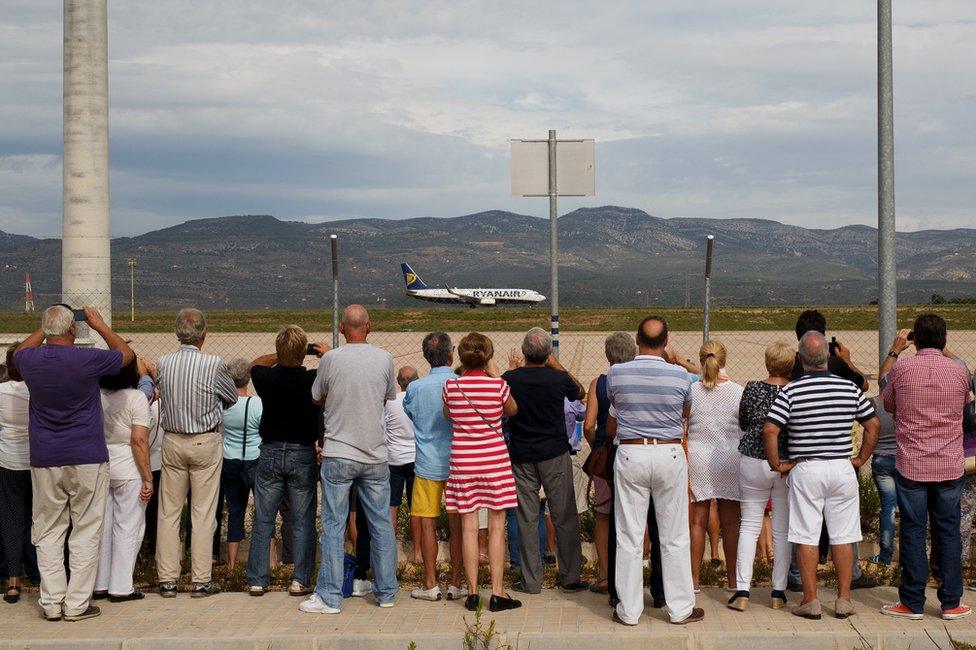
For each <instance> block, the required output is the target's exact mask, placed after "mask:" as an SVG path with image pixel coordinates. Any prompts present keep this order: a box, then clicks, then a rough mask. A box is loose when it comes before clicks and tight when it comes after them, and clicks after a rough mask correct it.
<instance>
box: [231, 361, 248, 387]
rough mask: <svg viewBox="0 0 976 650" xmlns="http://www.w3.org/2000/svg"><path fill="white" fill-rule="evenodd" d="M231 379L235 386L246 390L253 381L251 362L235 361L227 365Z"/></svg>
mask: <svg viewBox="0 0 976 650" xmlns="http://www.w3.org/2000/svg"><path fill="white" fill-rule="evenodd" d="M227 370H228V371H229V372H230V378H231V379H233V380H234V385H235V386H237V387H238V388H244V387H245V386H247V385H248V383H250V381H251V362H250V361H248V360H247V359H240V358H238V359H234V360H232V361H231V362H230V363H228V364H227Z"/></svg>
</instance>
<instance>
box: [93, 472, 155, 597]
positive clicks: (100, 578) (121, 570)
mask: <svg viewBox="0 0 976 650" xmlns="http://www.w3.org/2000/svg"><path fill="white" fill-rule="evenodd" d="M141 490H142V481H141V480H139V479H130V480H125V481H109V484H108V499H106V500H105V520H104V521H105V523H104V524H103V525H102V547H101V549H100V551H99V554H98V574H97V575H96V577H95V591H108V593H109V594H111V595H112V596H128V595H129V594H131V593H132V592H133V591H134V588H133V586H132V572H133V570H134V569H135V567H136V556H137V555H139V547H140V546H142V536H143V534H145V532H146V504H145V503H143V502H142V501H140V500H139V492H140V491H141Z"/></svg>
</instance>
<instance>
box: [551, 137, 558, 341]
mask: <svg viewBox="0 0 976 650" xmlns="http://www.w3.org/2000/svg"><path fill="white" fill-rule="evenodd" d="M556 193H557V190H556V131H555V129H549V286H550V288H549V304H550V305H551V306H552V318H551V324H550V327H551V328H552V329H551V331H552V353H553V354H554V355H555V357H556V358H557V359H558V358H559V248H558V243H557V238H558V228H557V226H556V219H557V214H556Z"/></svg>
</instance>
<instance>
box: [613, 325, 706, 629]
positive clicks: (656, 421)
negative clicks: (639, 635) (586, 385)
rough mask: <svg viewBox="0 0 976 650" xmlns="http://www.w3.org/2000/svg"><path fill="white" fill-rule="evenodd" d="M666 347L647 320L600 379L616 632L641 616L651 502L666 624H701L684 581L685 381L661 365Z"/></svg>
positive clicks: (680, 372) (661, 330)
mask: <svg viewBox="0 0 976 650" xmlns="http://www.w3.org/2000/svg"><path fill="white" fill-rule="evenodd" d="M667 345H668V324H667V322H666V321H665V320H664V319H663V318H661V317H659V316H649V317H647V318H645V319H644V320H643V321H641V324H640V325H639V326H638V328H637V348H638V355H637V357H635V358H634V360H633V361H629V362H627V363H621V364H617V365H615V366H613V367H611V368H610V370H609V372H608V373H607V394H608V396H609V397H610V401H611V403H612V405H613V406H612V407H611V409H610V416H609V418H608V419H607V434H608V435H609V436H610V437H614V436H616V439H617V441H618V443H619V445H620V446H619V448H618V449H617V456H616V460H615V461H614V466H613V471H614V492H615V496H616V501H615V504H614V517H615V519H616V532H617V566H616V576H615V580H616V586H617V596H618V598H619V599H620V602H619V603H618V604H617V606H616V608H615V609H614V612H613V620H614V621H616V622H618V623H621V624H623V625H637V621H638V619H639V618H640V615H641V612H643V611H644V594H643V586H644V585H643V575H644V571H643V566H642V558H643V544H644V530H645V528H646V526H647V509H648V504H649V501H650V498H651V497H653V499H654V514H655V518H656V520H657V526H658V533H659V535H660V541H661V564H662V570H663V574H664V597H665V600H666V601H667V604H668V616H669V618H670V620H671V622H672V623H674V624H677V625H683V624H685V623H695V622H697V621H700V620H702V619H703V618H705V612H704V610H702V609H701V608H700V607H695V590H694V585H693V583H692V579H691V562H690V561H689V558H690V556H691V555H690V554H691V550H690V546H691V542H690V537H689V531H688V463H687V461H686V459H685V454H684V450H682V448H681V434H682V431H683V427H682V418H684V417H687V415H688V408H689V404H690V400H691V393H690V390H691V378H690V376H689V374H688V371H687V370H685V369H684V368H682V367H681V366H678V365H674V364H671V363H668V362H667V361H665V358H664V350H665V348H666V347H667Z"/></svg>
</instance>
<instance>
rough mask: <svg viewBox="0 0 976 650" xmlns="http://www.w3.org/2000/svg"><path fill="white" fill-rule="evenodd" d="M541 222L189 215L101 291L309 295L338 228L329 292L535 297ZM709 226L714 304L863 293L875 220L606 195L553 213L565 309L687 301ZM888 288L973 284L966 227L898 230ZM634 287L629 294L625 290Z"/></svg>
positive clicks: (394, 302)
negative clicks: (791, 219) (622, 201)
mask: <svg viewBox="0 0 976 650" xmlns="http://www.w3.org/2000/svg"><path fill="white" fill-rule="evenodd" d="M548 231H549V224H548V221H547V220H544V219H538V218H535V217H529V216H525V215H519V214H513V213H511V212H501V211H489V212H481V213H478V214H472V215H467V216H463V217H455V218H443V219H441V218H417V219H406V220H384V219H354V220H347V221H337V222H330V223H319V224H308V223H302V222H293V221H280V220H278V219H276V218H274V217H271V216H267V215H247V216H234V217H221V218H214V219H197V220H193V221H188V222H186V223H183V224H180V225H178V226H173V227H171V228H166V229H163V230H158V231H154V232H150V233H146V234H144V235H140V236H138V237H126V238H119V239H116V240H114V241H113V242H112V254H113V272H114V277H115V287H114V288H115V296H116V301H117V302H118V303H119V304H120V305H123V304H126V305H127V304H128V303H127V297H128V267H127V264H126V260H128V258H130V257H135V258H136V259H137V260H138V270H137V273H138V280H137V294H138V302H139V304H140V306H141V307H142V308H144V309H171V308H173V307H174V306H176V305H182V304H197V305H200V306H203V307H235V308H260V307H267V308H272V309H280V308H302V307H307V308H312V307H318V306H322V305H325V304H328V302H329V300H330V296H331V284H330V275H329V274H330V267H329V252H328V247H329V244H328V238H329V235H330V234H332V233H337V234H338V235H339V242H340V252H341V255H342V266H341V272H342V293H343V298H344V299H345V300H353V299H355V300H359V301H362V302H364V303H366V304H368V305H375V304H377V303H381V304H384V305H387V306H404V305H411V304H414V303H413V301H411V300H410V299H409V298H406V297H405V296H404V295H403V281H402V278H401V276H400V273H399V263H400V262H401V261H409V262H410V264H411V265H412V266H413V267H414V269H415V270H416V271H417V272H418V273H419V274H420V275H421V276H422V277H423V278H424V279H425V280H426V281H427V282H428V283H429V284H433V285H441V284H445V283H447V284H452V285H456V286H479V285H480V286H499V287H500V286H515V287H526V288H533V289H537V290H539V291H541V292H542V293H545V294H547V295H548V293H549V286H548V284H549V272H548V259H549V258H548V249H549V234H548ZM708 234H713V235H715V237H716V246H715V265H714V278H713V294H714V296H715V300H716V302H718V303H720V304H736V305H743V304H755V305H763V304H790V305H794V304H863V303H868V302H869V301H871V300H873V299H874V298H875V293H876V290H875V286H876V282H875V277H874V273H875V264H876V258H877V241H876V231H875V230H874V229H873V228H869V227H866V226H850V227H845V228H839V229H834V230H817V229H806V228H801V227H797V226H787V225H784V224H781V223H778V222H775V221H766V220H760V219H693V218H679V219H661V218H658V217H653V216H651V215H649V214H647V213H646V212H643V211H641V210H635V209H631V208H621V207H614V206H607V207H600V208H584V209H579V210H575V211H573V212H570V213H569V214H566V215H564V216H563V217H561V218H560V220H559V238H560V240H559V241H560V279H561V282H560V285H561V286H560V298H561V303H562V304H563V305H565V306H619V305H633V304H635V303H640V304H650V305H656V304H667V305H682V304H685V301H686V299H688V298H689V297H690V300H691V302H692V304H695V303H697V302H698V301H699V299H700V294H701V290H702V284H703V280H702V277H701V276H702V271H703V267H704V262H703V256H704V241H705V236H706V235H708ZM897 246H898V269H899V293H900V299H901V300H902V301H925V300H927V299H928V298H929V295H930V294H932V293H940V294H943V295H945V296H947V297H953V296H976V230H972V229H959V230H929V231H922V232H913V233H899V234H898V240H897ZM60 265H61V260H60V241H59V240H56V239H43V240H40V239H34V238H31V237H24V236H20V235H10V234H7V233H2V232H0V304H2V306H3V308H4V309H8V310H9V309H19V308H20V307H21V306H22V299H23V272H24V271H25V270H29V271H30V272H31V274H32V276H33V281H34V291H35V293H36V294H38V298H39V300H40V299H42V298H46V297H48V296H53V295H55V294H56V293H57V291H58V288H59V284H60V272H61V270H60ZM638 291H640V292H641V293H640V294H638V293H637V292H638Z"/></svg>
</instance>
